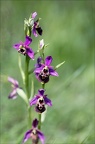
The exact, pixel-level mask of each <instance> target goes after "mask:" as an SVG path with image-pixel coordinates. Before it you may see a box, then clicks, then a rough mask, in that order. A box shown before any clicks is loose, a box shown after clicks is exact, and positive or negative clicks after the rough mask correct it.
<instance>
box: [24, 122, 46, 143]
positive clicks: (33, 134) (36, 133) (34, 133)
mask: <svg viewBox="0 0 95 144" xmlns="http://www.w3.org/2000/svg"><path fill="white" fill-rule="evenodd" d="M37 126H38V120H37V119H34V120H33V122H32V128H31V129H30V130H28V131H27V132H26V133H25V135H24V139H23V143H25V142H26V141H27V140H28V139H30V138H32V142H33V143H37V142H38V140H39V139H40V141H41V143H42V144H44V143H45V136H44V134H43V133H42V132H41V131H40V130H38V129H37Z"/></svg>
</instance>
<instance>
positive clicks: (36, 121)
mask: <svg viewBox="0 0 95 144" xmlns="http://www.w3.org/2000/svg"><path fill="white" fill-rule="evenodd" d="M38 122H39V121H38V120H37V119H34V120H33V123H32V126H33V128H36V127H37V125H38Z"/></svg>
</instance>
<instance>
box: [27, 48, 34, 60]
mask: <svg viewBox="0 0 95 144" xmlns="http://www.w3.org/2000/svg"><path fill="white" fill-rule="evenodd" d="M26 53H27V55H28V56H29V57H30V58H31V59H33V60H34V52H33V50H32V49H31V48H27V47H26Z"/></svg>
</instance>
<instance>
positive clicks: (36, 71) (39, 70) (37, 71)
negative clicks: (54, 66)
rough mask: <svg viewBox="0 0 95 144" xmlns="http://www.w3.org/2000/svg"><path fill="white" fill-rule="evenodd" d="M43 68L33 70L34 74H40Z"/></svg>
mask: <svg viewBox="0 0 95 144" xmlns="http://www.w3.org/2000/svg"><path fill="white" fill-rule="evenodd" d="M43 67H44V66H41V67H39V68H36V69H35V70H34V73H40V72H41V70H42V69H43Z"/></svg>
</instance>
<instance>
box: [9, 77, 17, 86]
mask: <svg viewBox="0 0 95 144" xmlns="http://www.w3.org/2000/svg"><path fill="white" fill-rule="evenodd" d="M8 81H9V82H11V83H12V84H13V85H14V86H15V87H18V86H19V83H18V81H17V80H15V79H13V78H12V77H8Z"/></svg>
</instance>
